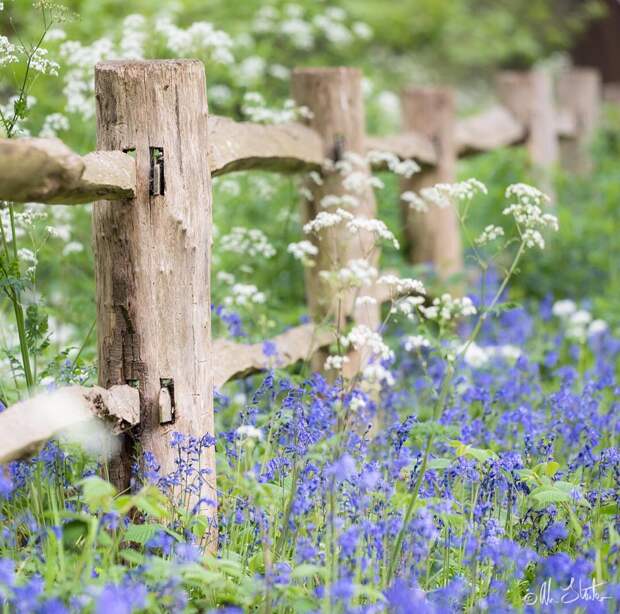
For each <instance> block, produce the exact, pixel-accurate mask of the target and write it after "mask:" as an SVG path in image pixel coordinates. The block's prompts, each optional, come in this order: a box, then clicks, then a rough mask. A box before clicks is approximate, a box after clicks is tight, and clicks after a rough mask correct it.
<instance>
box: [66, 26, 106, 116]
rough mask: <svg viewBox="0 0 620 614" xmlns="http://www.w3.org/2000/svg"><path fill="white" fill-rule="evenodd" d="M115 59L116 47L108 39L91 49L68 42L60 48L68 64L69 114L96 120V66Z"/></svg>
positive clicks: (94, 44)
mask: <svg viewBox="0 0 620 614" xmlns="http://www.w3.org/2000/svg"><path fill="white" fill-rule="evenodd" d="M114 56H115V51H114V44H113V43H112V41H111V40H110V39H109V38H105V37H104V38H100V39H99V40H96V41H95V42H94V43H92V44H91V45H82V44H81V43H80V42H78V41H66V42H64V43H63V44H62V45H61V46H60V57H61V58H62V59H63V60H64V63H65V70H64V74H65V76H64V88H63V94H64V96H65V99H66V111H67V112H68V113H77V114H79V115H81V116H82V118H84V119H85V120H89V119H92V117H93V116H94V114H95V105H94V104H93V100H94V95H95V79H94V73H93V66H94V65H95V64H96V63H97V62H102V61H104V60H109V59H111V58H113V57H114Z"/></svg>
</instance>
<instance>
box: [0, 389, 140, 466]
mask: <svg viewBox="0 0 620 614" xmlns="http://www.w3.org/2000/svg"><path fill="white" fill-rule="evenodd" d="M93 419H100V420H103V421H104V423H105V424H106V426H107V427H108V428H109V429H110V430H111V431H112V432H113V433H116V434H118V433H122V432H124V431H127V430H128V429H130V428H132V427H133V426H135V425H136V424H138V422H139V421H140V399H139V398H138V391H137V390H136V389H134V388H132V387H131V386H112V388H110V389H107V390H106V389H105V388H100V387H99V386H94V387H93V388H85V387H82V386H69V387H67V388H61V389H60V390H57V391H55V392H52V393H42V394H39V395H37V396H35V397H33V398H31V399H28V400H25V401H21V402H20V403H16V404H15V405H12V406H11V407H9V408H7V409H5V410H4V411H3V412H1V413H0V463H7V462H9V461H12V460H16V459H19V458H23V457H25V456H28V455H30V454H33V453H36V451H37V450H38V449H39V448H40V446H41V445H42V444H44V443H45V442H46V441H48V440H49V439H51V438H53V437H54V436H56V435H59V434H61V433H62V432H63V431H67V430H69V429H71V428H74V427H76V426H79V425H82V424H84V423H87V422H88V421H90V420H93Z"/></svg>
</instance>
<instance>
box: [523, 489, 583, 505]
mask: <svg viewBox="0 0 620 614" xmlns="http://www.w3.org/2000/svg"><path fill="white" fill-rule="evenodd" d="M529 497H530V499H533V500H534V501H535V502H536V503H537V504H538V505H543V506H545V505H551V504H552V503H569V502H570V501H571V500H572V498H571V496H570V494H569V493H567V492H564V491H563V490H561V489H559V488H554V487H553V486H547V485H543V486H539V487H538V488H535V489H534V490H533V491H532V492H531V493H530V494H529Z"/></svg>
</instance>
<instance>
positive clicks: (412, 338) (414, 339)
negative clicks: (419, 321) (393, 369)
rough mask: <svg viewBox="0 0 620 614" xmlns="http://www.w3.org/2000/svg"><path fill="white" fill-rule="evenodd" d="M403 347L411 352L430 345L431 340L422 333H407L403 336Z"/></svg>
mask: <svg viewBox="0 0 620 614" xmlns="http://www.w3.org/2000/svg"><path fill="white" fill-rule="evenodd" d="M403 347H404V348H405V350H406V351H407V352H413V351H415V350H418V349H421V348H429V347H431V342H430V341H429V340H428V339H427V338H426V337H424V336H423V335H409V336H408V337H405V339H404V341H403Z"/></svg>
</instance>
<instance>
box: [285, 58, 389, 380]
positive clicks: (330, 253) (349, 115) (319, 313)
mask: <svg viewBox="0 0 620 614" xmlns="http://www.w3.org/2000/svg"><path fill="white" fill-rule="evenodd" d="M292 92H293V98H294V99H295V101H296V103H297V104H298V105H304V106H306V107H308V108H309V109H310V111H311V112H312V114H313V116H312V118H311V119H310V120H308V125H309V127H310V128H312V129H313V130H315V131H316V132H318V133H319V134H320V136H321V139H322V141H323V157H324V158H326V159H331V160H333V161H337V160H339V159H342V158H343V157H344V156H345V154H346V153H352V154H357V155H358V156H362V157H363V156H364V154H365V152H366V148H365V147H366V136H365V121H366V120H365V114H364V105H363V96H362V74H361V72H360V71H359V70H357V69H354V68H303V69H296V70H295V71H294V72H293V76H292ZM359 172H361V173H363V174H364V175H366V176H370V168H368V166H367V165H366V166H363V167H360V169H359ZM306 187H307V188H308V190H310V192H311V194H312V197H311V199H310V200H306V199H304V201H303V202H302V220H303V222H304V223H305V222H307V221H309V220H311V219H313V218H314V217H315V216H316V214H317V213H318V212H319V211H321V205H320V203H321V199H322V198H323V197H324V196H327V195H336V196H344V195H353V196H355V197H356V198H357V199H358V203H359V204H358V206H357V207H356V208H355V209H352V208H350V207H349V210H350V211H351V212H352V213H353V214H354V215H356V216H361V217H366V218H374V217H376V214H377V203H376V200H375V196H374V193H373V190H372V188H370V187H365V188H362V190H361V191H359V192H356V193H354V194H353V193H352V192H350V191H349V190H348V189H347V187H346V186H345V185H344V176H343V175H342V174H341V173H339V172H337V171H324V172H323V173H322V184H321V185H317V184H316V183H315V182H314V181H308V182H307V184H306ZM343 208H344V209H347V207H346V206H345V207H343ZM313 240H314V241H315V244H316V246H317V247H318V249H319V253H318V255H317V257H316V265H315V266H314V267H312V268H306V272H305V274H306V296H307V300H308V305H309V308H310V314H311V316H312V318H313V319H314V320H315V321H317V322H318V321H323V320H324V319H325V317H326V316H327V315H328V314H331V315H332V317H334V316H335V318H336V319H339V320H340V324H342V323H343V322H344V320H345V318H346V317H347V315H348V314H352V316H353V319H354V321H355V322H357V323H359V324H366V325H367V326H370V327H371V328H376V327H377V326H378V325H379V322H380V314H379V308H378V306H377V305H364V306H362V307H355V304H354V297H355V294H354V293H352V292H351V293H347V294H346V296H344V297H338V296H337V294H336V293H335V292H334V289H333V287H332V286H331V285H330V284H329V283H328V282H326V281H325V280H324V279H322V278H321V276H320V272H321V271H334V270H338V269H340V268H342V267H343V266H345V265H346V264H347V263H348V262H349V261H351V260H353V259H360V258H366V256H367V254H368V252H369V251H370V249H371V247H372V244H373V241H374V240H373V238H372V237H371V236H369V235H367V234H364V233H360V234H359V235H357V236H352V235H351V234H350V233H348V232H347V231H346V230H345V229H344V228H343V226H342V225H339V226H335V227H332V228H329V229H327V230H325V231H323V232H322V233H321V234H320V236H319V237H318V239H317V238H316V237H313ZM379 255H380V254H379V250H378V249H375V250H374V251H372V254H371V256H370V261H371V263H373V264H374V265H375V266H376V264H377V263H378V261H379ZM371 293H372V289H371V288H363V289H362V290H361V291H360V292H359V294H358V295H362V296H363V295H364V294H371ZM339 301H340V302H342V304H338V303H339ZM317 354H318V356H317V359H316V360H315V362H314V366H315V367H317V366H318V365H319V364H320V363H321V360H322V359H323V356H322V355H321V352H318V353H317ZM351 358H352V360H351V368H352V369H355V368H356V361H357V362H359V357H351Z"/></svg>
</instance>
